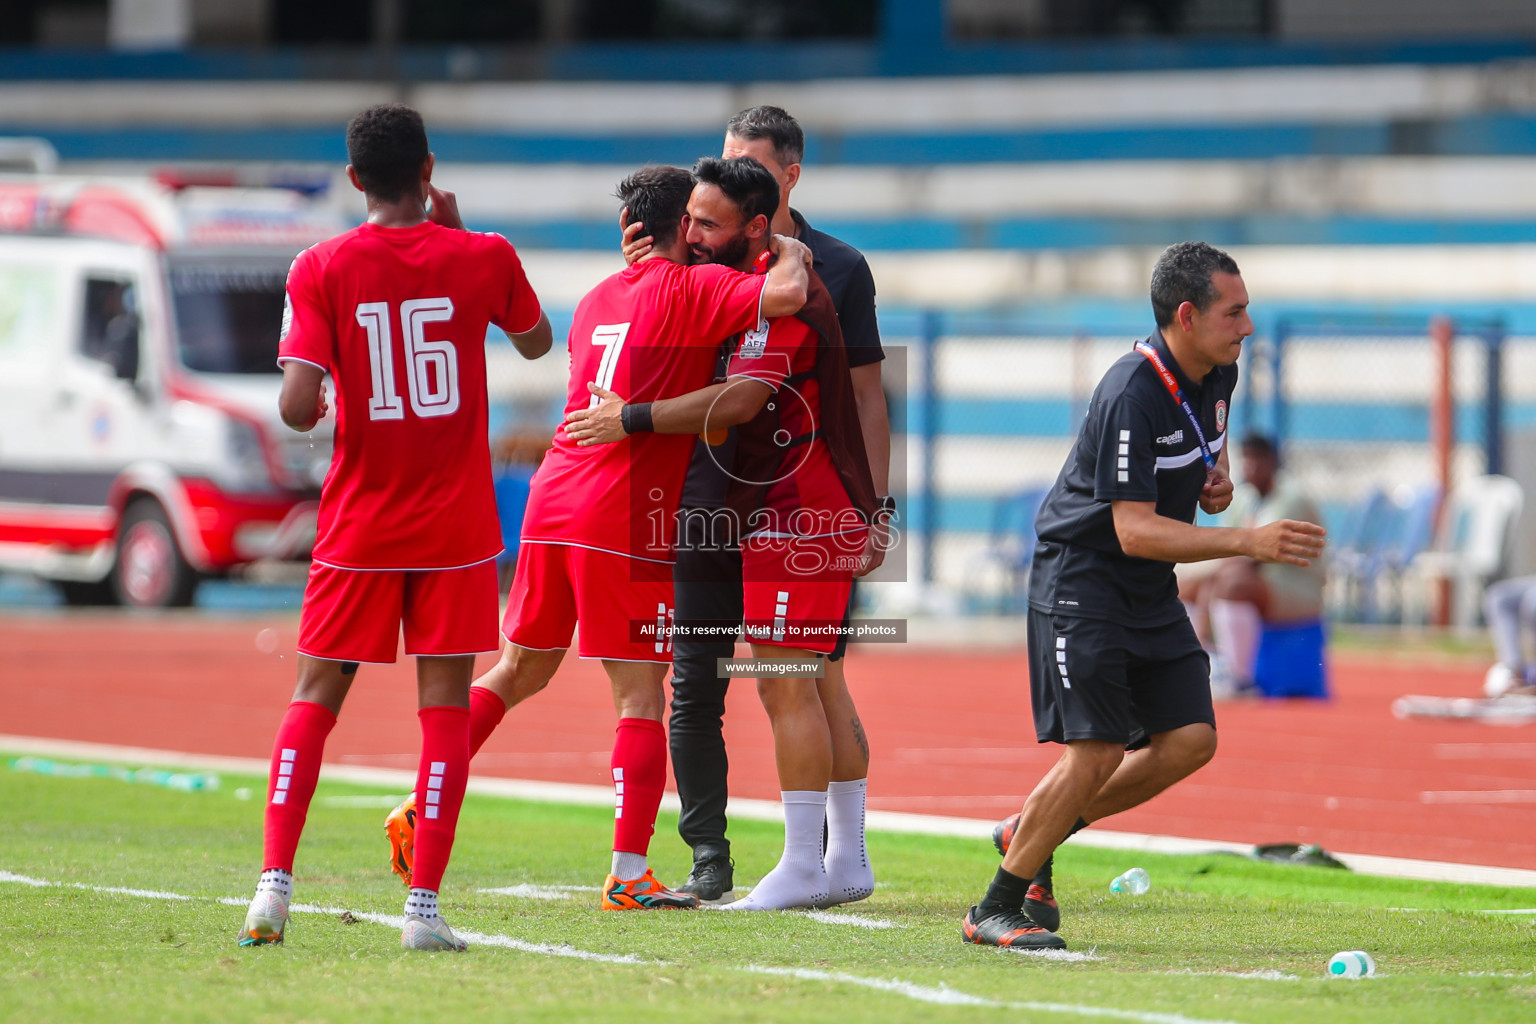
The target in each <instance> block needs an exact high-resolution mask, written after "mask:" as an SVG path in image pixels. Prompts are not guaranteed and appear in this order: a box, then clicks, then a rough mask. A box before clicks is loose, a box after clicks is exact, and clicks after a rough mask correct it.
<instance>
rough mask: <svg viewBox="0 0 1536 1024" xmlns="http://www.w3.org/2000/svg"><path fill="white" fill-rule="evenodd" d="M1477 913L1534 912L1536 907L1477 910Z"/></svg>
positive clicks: (1535, 912)
mask: <svg viewBox="0 0 1536 1024" xmlns="http://www.w3.org/2000/svg"><path fill="white" fill-rule="evenodd" d="M1478 913H1479V914H1536V907H1531V908H1527V909H1525V910H1479V911H1478Z"/></svg>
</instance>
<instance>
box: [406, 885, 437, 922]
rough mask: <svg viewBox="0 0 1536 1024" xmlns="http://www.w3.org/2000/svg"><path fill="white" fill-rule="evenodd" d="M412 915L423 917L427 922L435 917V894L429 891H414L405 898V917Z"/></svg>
mask: <svg viewBox="0 0 1536 1024" xmlns="http://www.w3.org/2000/svg"><path fill="white" fill-rule="evenodd" d="M412 914H414V915H416V916H417V917H424V918H426V919H427V920H428V921H430V920H432V919H433V918H434V917H437V916H438V915H437V893H435V892H433V891H432V890H431V889H415V888H413V889H412V890H411V891H410V894H409V895H407V896H406V897H405V916H406V917H410V916H411V915H412Z"/></svg>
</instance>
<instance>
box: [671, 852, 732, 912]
mask: <svg viewBox="0 0 1536 1024" xmlns="http://www.w3.org/2000/svg"><path fill="white" fill-rule="evenodd" d="M735 869H736V862H735V861H733V860H731V858H730V857H728V856H726V855H725V854H723V853H715V852H713V851H710V852H708V853H705V854H704V855H703V856H701V857H699V858H698V859H697V860H695V861H694V862H693V870H692V871H690V872H689V873H688V881H687V882H685V883H683V884H682V885H680V886H678V887H677V891H678V892H686V893H688V894H690V895H692V896H697V897H698V898H699V902H700V903H730V902H731V901H732V900H734V899H735V898H736V891H735V878H734V875H735Z"/></svg>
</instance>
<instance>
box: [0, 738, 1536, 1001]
mask: <svg viewBox="0 0 1536 1024" xmlns="http://www.w3.org/2000/svg"><path fill="white" fill-rule="evenodd" d="M242 786H248V787H250V788H251V789H252V790H253V791H254V792H255V798H254V799H251V800H246V801H241V800H239V799H236V798H235V796H234V795H233V791H234V790H235V789H236V788H238V787H242ZM264 791H265V788H264V783H263V781H262V780H259V779H254V778H245V779H242V778H237V777H229V776H226V777H225V778H224V779H223V786H222V787H221V788H220V789H219V790H217V791H212V792H195V793H181V792H175V791H171V790H166V789H159V788H152V787H149V786H142V785H134V784H128V783H124V782H119V781H115V780H111V779H65V778H51V777H42V776H37V775H30V774H21V773H17V772H13V771H10V770H8V769H7V768H5V767H4V766H3V764H0V806H4V807H5V808H6V809H7V821H6V824H7V829H6V843H5V846H4V853H3V854H0V872H3V873H5V874H0V879H4V881H0V992H3V993H4V997H3V998H0V1020H3V1021H18V1022H21V1021H25V1022H27V1024H33V1022H37V1021H49V1022H53V1021H99V1020H104V1019H110V1020H112V1021H113V1022H114V1024H119V1022H129V1021H171V1022H190V1021H229V1020H234V1021H241V1020H245V1021H256V1020H261V1021H277V1022H283V1024H298V1022H302V1021H386V1020H396V1019H413V1018H420V1019H427V1020H472V1021H503V1020H508V1021H510V1020H517V1021H546V1020H547V1021H571V1020H604V1021H623V1022H628V1021H651V1020H657V1021H662V1020H664V1021H667V1022H668V1024H681V1022H686V1021H701V1022H703V1021H708V1022H711V1024H713V1022H717V1021H721V1020H732V1021H736V1020H745V1021H801V1020H827V1021H839V1022H847V1021H859V1020H874V1019H879V1020H882V1021H890V1020H907V1019H911V1020H925V1021H926V1020H940V1021H943V1020H956V1021H958V1020H965V1021H972V1022H974V1021H976V1020H979V1019H986V1020H1003V1019H1008V1020H1011V1021H1042V1022H1045V1021H1073V1020H1077V1021H1084V1020H1088V1019H1098V1020H1103V1019H1106V1018H1107V1019H1111V1020H1132V1021H1144V1022H1148V1024H1179V1022H1183V1021H1237V1022H1244V1024H1258V1022H1269V1021H1272V1022H1276V1024H1279V1022H1285V1024H1295V1022H1296V1021H1298V1020H1304V1021H1319V1022H1324V1021H1325V1022H1334V1021H1383V1022H1385V1021H1393V1022H1396V1021H1447V1022H1450V1021H1456V1022H1461V1021H1467V1020H1477V1021H1511V1022H1514V1021H1522V1022H1524V1021H1529V1020H1531V1019H1533V1016H1536V977H1533V976H1532V971H1533V970H1536V912H1533V913H1531V914H1487V913H1481V912H1480V911H1485V910H1498V909H1504V910H1509V909H1523V908H1536V891H1533V890H1511V889H1496V888H1487V887H1477V886H1452V885H1443V884H1434V883H1422V882H1403V881H1395V880H1388V879H1379V878H1366V877H1360V876H1353V875H1348V874H1345V873H1343V872H1339V871H1331V870H1328V869H1324V868H1299V867H1287V866H1281V865H1272V864H1260V863H1255V862H1250V861H1247V860H1244V859H1241V858H1238V857H1232V856H1224V855H1218V854H1213V855H1209V856H1182V857H1173V856H1158V855H1145V854H1137V855H1134V856H1133V855H1129V854H1125V853H1119V852H1115V851H1105V850H1092V849H1082V848H1075V847H1069V848H1068V849H1067V850H1066V851H1065V852H1063V853H1062V854H1060V855H1059V856H1058V857H1057V868H1056V879H1057V896H1058V898H1059V899H1060V900H1061V901H1062V905H1063V920H1064V924H1063V927H1062V934H1063V935H1064V936H1065V937H1066V938H1067V940H1068V942H1069V944H1070V951H1071V952H1072V953H1074V954H1086V955H1088V956H1089V957H1091V958H1089V959H1079V960H1053V959H1045V958H1042V957H1037V956H1028V955H1020V954H1016V953H1007V952H1003V951H999V950H992V949H983V948H980V947H974V946H966V945H964V944H962V943H961V942H960V940H959V921H960V916H961V914H963V913H964V911H965V908H966V907H967V906H968V905H969V904H970V903H971V902H972V901H974V900H975V899H976V898H977V897H978V896H979V895H980V893H981V891H982V890H983V888H984V887H985V884H986V882H987V881H988V879H989V878H990V877H991V874H992V871H993V869H994V868H995V867H996V865H997V856H996V854H995V853H994V852H993V851H992V849H991V844H990V843H989V841H988V839H987V837H986V836H977V837H976V839H975V840H974V841H972V840H964V839H941V838H931V837H919V836H907V835H892V834H880V833H877V834H875V835H873V836H872V837H871V842H870V847H871V851H872V857H873V859H874V862H875V867H876V872H877V876H878V879H879V890H878V891H877V892H876V894H875V896H874V897H873V898H871V899H869V900H867V901H865V902H863V903H858V904H853V905H852V906H849V907H843V908H837V909H836V910H835V911H833V912H832V913H834V914H836V915H839V917H837V918H832V919H822V920H818V919H816V918H814V917H812V916H809V915H807V914H804V913H798V912H791V913H781V914H743V915H735V914H718V913H713V912H668V913H623V914H611V913H602V912H599V911H598V910H597V908H596V894H595V893H594V892H584V891H571V890H570V889H561V888H559V887H577V886H596V885H598V884H599V883H600V882H601V880H602V877H603V875H604V874H605V872H606V868H607V861H608V852H607V849H608V843H609V838H610V835H611V830H612V816H611V812H608V811H605V810H603V809H601V808H591V807H565V806H558V805H550V804H534V803H521V802H515V801H509V800H500V799H493V798H484V797H473V796H472V797H470V798H469V799H468V801H467V802H466V804H465V808H464V814H463V817H462V819H461V821H460V825H459V838H458V844H457V846H456V848H455V851H454V860H453V864H452V866H451V867H450V869H449V872H448V877H447V879H446V881H445V884H444V892H443V899H444V912H445V913H446V915H447V916H448V919H449V921H450V922H451V923H452V924H453V926H454V927H455V929H457V930H458V931H459V932H460V934H466V933H469V934H468V937H469V938H470V940H471V943H472V946H471V949H470V951H469V953H468V954H465V955H452V954H420V953H407V952H405V951H402V950H401V949H400V948H399V944H398V943H399V937H398V931H397V929H396V928H393V927H390V926H388V925H386V924H381V923H377V922H375V921H374V920H372V917H373V916H374V915H397V914H399V913H400V907H401V902H402V899H403V896H404V890H403V888H402V887H401V886H400V884H399V882H398V881H396V879H395V877H394V876H393V875H392V874H391V873H390V871H389V868H388V866H387V863H386V860H387V852H388V851H387V845H386V843H385V840H384V832H383V828H382V823H383V817H384V813H385V810H386V808H385V807H384V806H382V804H383V802H384V801H383V791H382V790H378V789H368V788H365V787H360V786H347V785H338V784H329V783H322V785H321V787H320V791H319V793H318V794H317V797H316V801H315V805H314V807H313V808H312V809H311V811H310V819H309V827H308V829H307V831H306V833H305V837H304V842H303V844H302V846H301V847H300V850H299V864H298V875H297V880H296V892H295V901H296V903H305V904H310V905H318V906H319V907H322V908H326V909H325V910H324V911H323V912H315V913H296V914H295V915H294V918H293V920H292V922H291V923H290V925H289V929H288V937H287V943H286V945H284V946H277V947H262V948H255V949H240V948H237V947H236V945H235V940H234V934H235V930H236V928H237V927H238V926H239V924H240V921H241V918H242V916H243V914H244V909H243V907H244V903H245V901H246V900H247V899H249V896H250V892H251V887H252V885H253V884H254V881H255V877H256V873H257V871H258V869H259V867H260V864H259V860H260V849H261V838H260V832H261V812H262V803H261V799H260V797H261V794H262V793H263V792H264ZM370 798H371V799H370ZM370 803H371V804H372V806H367V805H368V804H370ZM675 825H676V822H675V819H671V820H669V819H667V818H665V817H664V819H663V820H662V822H661V823H660V825H659V826H658V829H657V839H656V841H655V843H654V850H653V857H652V862H653V864H654V865H655V867H656V869H657V874H658V876H659V877H661V878H662V879H664V880H666V881H670V882H673V883H674V884H675V883H677V882H680V881H681V880H682V879H683V877H684V875H685V873H686V870H687V851H686V848H685V847H684V846H683V845H682V844H681V842H680V841H678V840H677V839H676V838H675V835H674V833H673V828H674V827H675ZM732 838H733V840H734V843H735V853H736V859H737V880H738V881H739V882H742V883H747V882H750V881H752V880H755V879H756V878H758V877H759V876H760V875H762V874H763V873H764V872H766V871H767V870H768V869H769V868H770V867H771V866H772V864H773V862H774V861H775V860H776V858H777V855H778V851H779V847H780V843H781V841H782V830H781V829H780V828H779V827H777V826H773V825H765V824H761V823H756V822H738V823H735V824H733V826H732ZM1133 863H1135V864H1140V866H1142V867H1144V868H1146V869H1147V871H1148V872H1150V874H1151V876H1152V885H1153V887H1152V891H1151V892H1150V893H1148V894H1147V895H1145V896H1142V897H1125V896H1111V895H1110V894H1109V892H1108V883H1109V880H1110V878H1112V877H1113V876H1114V875H1115V874H1117V873H1119V872H1120V871H1123V870H1124V869H1126V868H1128V867H1130V866H1132V865H1133ZM22 879H31V880H34V881H46V882H49V883H53V884H49V885H36V884H28V883H27V882H26V881H24V880H22ZM509 886H527V887H530V888H527V889H523V890H519V891H521V892H524V893H533V894H538V895H543V896H546V897H551V896H552V897H555V898H544V899H539V898H533V896H531V895H521V896H519V895H506V894H497V893H489V892H483V891H482V890H486V889H494V888H503V887H509ZM91 887H100V888H119V889H130V890H141V891H142V892H140V893H129V892H107V891H99V889H92V888H91ZM172 894H174V895H176V896H182V897H190V898H185V899H175V898H171V896H172ZM220 898H232V899H234V900H235V901H236V902H237V903H238V904H239V905H228V904H226V903H221V902H219V899H220ZM342 911H346V912H347V913H346V914H345V915H343V913H342ZM840 918H854V919H856V920H857V921H861V922H862V923H863V925H864V926H859V925H858V924H853V923H847V922H844V921H841V920H840ZM476 934H478V935H479V936H480V939H479V941H476V940H475V935H476ZM1343 949H1364V950H1367V951H1369V952H1371V953H1372V954H1373V955H1374V956H1375V957H1376V960H1377V964H1378V971H1379V976H1378V977H1376V978H1373V979H1368V980H1362V981H1358V982H1351V981H1340V980H1333V979H1329V978H1327V977H1326V976H1325V974H1324V969H1323V968H1324V964H1325V963H1326V961H1327V959H1328V957H1329V956H1330V955H1332V954H1333V953H1334V952H1337V951H1338V950H1343Z"/></svg>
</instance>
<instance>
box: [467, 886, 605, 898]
mask: <svg viewBox="0 0 1536 1024" xmlns="http://www.w3.org/2000/svg"><path fill="white" fill-rule="evenodd" d="M479 891H480V892H483V893H489V894H490V895H492V896H517V897H519V898H521V899H525V900H568V899H570V898H571V895H572V894H573V893H578V892H601V891H602V890H601V888H600V887H599V886H596V885H527V884H523V885H504V886H501V887H500V888H498V889H481V890H479Z"/></svg>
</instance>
